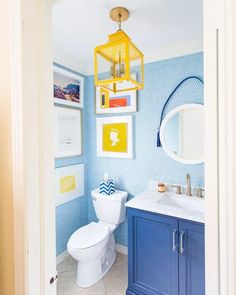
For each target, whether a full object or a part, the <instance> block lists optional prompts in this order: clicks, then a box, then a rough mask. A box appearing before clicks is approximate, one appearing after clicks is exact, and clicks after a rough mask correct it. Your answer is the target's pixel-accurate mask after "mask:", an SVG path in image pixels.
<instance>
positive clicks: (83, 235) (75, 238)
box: [68, 222, 110, 250]
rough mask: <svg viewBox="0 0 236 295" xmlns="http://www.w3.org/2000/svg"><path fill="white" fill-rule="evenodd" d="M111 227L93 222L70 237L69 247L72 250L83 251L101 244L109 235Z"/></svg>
mask: <svg viewBox="0 0 236 295" xmlns="http://www.w3.org/2000/svg"><path fill="white" fill-rule="evenodd" d="M109 232H110V230H109V227H108V226H107V225H105V224H102V223H96V222H91V223H89V224H88V225H85V226H83V227H81V228H79V229H78V230H77V231H75V232H74V233H73V235H72V236H71V237H70V239H69V242H68V246H69V247H70V248H71V249H75V250H83V249H87V248H90V247H93V246H96V245H97V244H99V243H101V242H102V241H103V240H104V239H106V237H107V236H108V235H109Z"/></svg>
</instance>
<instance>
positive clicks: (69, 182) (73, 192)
mask: <svg viewBox="0 0 236 295" xmlns="http://www.w3.org/2000/svg"><path fill="white" fill-rule="evenodd" d="M55 189H56V191H55V195H56V206H58V205H61V204H64V203H67V202H69V201H71V200H73V199H76V198H78V197H81V196H83V195H84V164H78V165H72V166H67V167H62V168H56V169H55Z"/></svg>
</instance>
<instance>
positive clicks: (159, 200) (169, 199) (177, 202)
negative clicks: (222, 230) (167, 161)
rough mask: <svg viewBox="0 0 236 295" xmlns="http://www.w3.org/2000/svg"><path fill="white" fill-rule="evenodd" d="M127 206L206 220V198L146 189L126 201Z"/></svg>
mask: <svg viewBox="0 0 236 295" xmlns="http://www.w3.org/2000/svg"><path fill="white" fill-rule="evenodd" d="M126 206H127V207H131V208H136V209H140V210H145V211H149V212H156V213H160V214H164V215H168V216H174V217H178V218H183V219H187V220H192V221H197V222H204V215H205V214H204V212H205V200H204V199H203V198H198V197H194V196H187V195H184V194H183V195H178V194H174V193H170V192H166V193H158V192H157V191H151V190H145V191H144V192H142V193H140V194H138V195H137V196H135V197H134V198H133V199H131V200H130V201H128V202H127V203H126Z"/></svg>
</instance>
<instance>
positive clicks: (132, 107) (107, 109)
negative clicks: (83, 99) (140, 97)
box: [96, 86, 137, 114]
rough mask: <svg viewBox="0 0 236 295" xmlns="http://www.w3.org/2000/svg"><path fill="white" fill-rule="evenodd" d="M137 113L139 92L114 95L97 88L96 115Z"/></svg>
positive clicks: (133, 91)
mask: <svg viewBox="0 0 236 295" xmlns="http://www.w3.org/2000/svg"><path fill="white" fill-rule="evenodd" d="M131 112H137V91H136V90H131V91H126V92H119V93H116V94H114V93H112V92H110V91H108V90H107V89H104V88H101V87H99V86H98V87H96V114H115V113H131Z"/></svg>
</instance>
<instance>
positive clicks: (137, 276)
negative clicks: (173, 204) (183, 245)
mask: <svg viewBox="0 0 236 295" xmlns="http://www.w3.org/2000/svg"><path fill="white" fill-rule="evenodd" d="M128 227H129V231H128V234H129V237H128V240H129V245H128V260H129V261H128V274H129V287H128V290H127V294H129V295H131V294H145V295H156V294H158V295H159V294H160V295H164V294H165V295H177V294H178V249H177V245H178V234H177V228H178V221H177V220H175V219H172V218H168V217H164V216H160V215H157V214H151V213H146V212H143V211H139V210H135V209H130V208H129V209H128Z"/></svg>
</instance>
